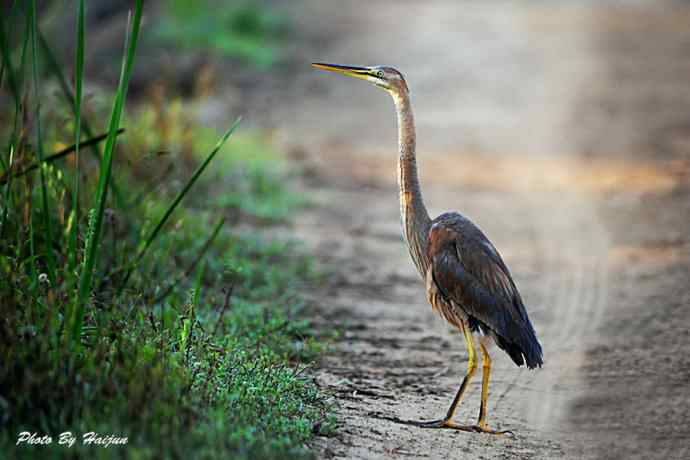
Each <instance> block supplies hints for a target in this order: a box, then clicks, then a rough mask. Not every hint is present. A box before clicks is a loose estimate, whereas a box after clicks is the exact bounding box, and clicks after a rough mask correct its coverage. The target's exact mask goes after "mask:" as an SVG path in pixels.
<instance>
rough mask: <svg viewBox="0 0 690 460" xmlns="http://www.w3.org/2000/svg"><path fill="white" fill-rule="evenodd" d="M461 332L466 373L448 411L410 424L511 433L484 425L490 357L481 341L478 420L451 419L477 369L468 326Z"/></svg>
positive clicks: (478, 431) (475, 354) (489, 432)
mask: <svg viewBox="0 0 690 460" xmlns="http://www.w3.org/2000/svg"><path fill="white" fill-rule="evenodd" d="M462 332H463V334H464V336H465V342H466V343H467V351H468V353H469V359H468V363H467V374H466V375H465V378H464V379H463V380H462V384H461V385H460V388H459V389H458V392H457V393H456V394H455V398H454V399H453V402H452V403H451V405H450V407H449V408H448V413H447V414H446V416H445V418H443V419H441V420H433V421H430V422H413V423H412V424H413V425H416V426H419V427H422V428H451V429H454V430H460V431H469V432H473V433H488V434H512V432H511V431H495V430H492V429H490V428H487V426H486V406H487V399H488V397H489V375H490V373H491V358H490V357H489V352H488V351H487V350H486V347H485V346H484V344H483V343H481V342H480V343H479V347H480V349H481V353H482V367H483V369H482V370H483V376H482V402H481V406H480V409H479V421H478V422H477V424H476V425H458V424H457V423H455V422H453V421H452V418H453V416H454V415H455V410H456V409H457V407H458V405H459V404H460V401H462V397H463V395H464V394H465V390H467V387H468V385H469V384H470V380H472V377H473V376H474V373H475V371H476V370H477V353H476V352H475V349H474V340H473V339H472V334H471V333H470V331H469V328H468V327H466V326H465V327H464V328H463V331H462Z"/></svg>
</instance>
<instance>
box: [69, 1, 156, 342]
mask: <svg viewBox="0 0 690 460" xmlns="http://www.w3.org/2000/svg"><path fill="white" fill-rule="evenodd" d="M142 6H143V0H137V1H136V5H135V9H134V21H133V23H132V27H131V29H130V33H129V38H128V43H129V44H128V46H127V51H126V55H125V56H124V58H123V66H122V71H121V74H120V82H119V84H118V88H117V92H116V94H115V102H114V103H113V109H112V112H111V115H110V122H109V127H108V138H107V139H106V144H105V148H104V150H103V162H102V164H101V171H100V175H99V178H98V189H97V194H96V208H95V215H94V219H93V220H94V222H93V238H90V239H89V240H88V242H87V243H88V244H87V246H86V251H85V254H84V262H83V264H82V269H81V274H80V279H79V297H78V299H77V306H76V309H75V312H74V315H73V316H74V318H73V320H72V331H71V332H72V342H73V343H74V344H78V343H79V338H80V336H81V326H82V322H83V319H84V318H83V317H84V304H85V303H86V301H87V300H88V298H89V297H90V296H91V285H92V282H93V272H94V268H95V266H96V262H97V261H98V243H99V242H100V236H101V230H102V226H103V213H104V211H105V201H106V198H107V194H108V183H109V181H110V174H111V170H112V164H113V153H114V151H115V143H116V141H117V130H118V128H119V126H120V118H121V116H122V109H123V107H124V104H125V98H126V96H127V88H128V86H129V80H130V77H131V75H132V67H133V66H134V56H135V54H136V49H137V43H138V38H139V29H140V27H141V12H142Z"/></svg>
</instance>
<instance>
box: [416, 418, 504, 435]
mask: <svg viewBox="0 0 690 460" xmlns="http://www.w3.org/2000/svg"><path fill="white" fill-rule="evenodd" d="M410 424H411V425H414V426H418V427H419V428H446V429H450V430H458V431H466V432H468V433H486V434H495V435H508V436H515V433H513V432H512V431H510V430H502V431H499V430H492V429H491V428H488V427H487V426H486V425H458V424H457V423H455V422H453V421H452V420H446V419H441V420H430V421H420V422H411V423H410Z"/></svg>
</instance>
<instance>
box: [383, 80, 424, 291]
mask: <svg viewBox="0 0 690 460" xmlns="http://www.w3.org/2000/svg"><path fill="white" fill-rule="evenodd" d="M391 94H392V96H393V100H394V101H395V108H396V111H397V115H398V141H399V145H400V160H399V161H398V185H399V187H400V215H401V218H402V225H403V234H404V236H405V241H406V242H407V246H408V248H409V250H410V255H411V256H412V260H413V262H414V264H415V266H416V267H417V270H418V271H419V273H420V275H421V276H422V278H425V277H426V270H427V267H428V265H429V262H428V260H427V250H426V249H427V237H428V233H429V228H430V227H431V219H430V218H429V213H428V212H427V210H426V206H424V200H423V199H422V190H421V187H420V185H419V177H418V176H417V159H416V153H415V151H416V133H415V126H414V117H413V116H412V108H411V107H410V99H409V97H408V94H407V92H406V91H395V92H391Z"/></svg>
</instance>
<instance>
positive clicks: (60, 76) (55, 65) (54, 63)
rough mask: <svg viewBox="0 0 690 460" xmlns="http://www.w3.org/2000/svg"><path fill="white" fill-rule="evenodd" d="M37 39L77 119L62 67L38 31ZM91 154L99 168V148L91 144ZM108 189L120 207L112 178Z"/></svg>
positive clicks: (87, 127) (87, 128)
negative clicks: (113, 194) (111, 191)
mask: <svg viewBox="0 0 690 460" xmlns="http://www.w3.org/2000/svg"><path fill="white" fill-rule="evenodd" d="M38 38H39V43H40V45H41V50H42V51H43V54H44V56H45V58H46V63H47V64H48V69H50V71H51V72H52V73H53V74H54V75H55V77H56V78H57V81H58V83H59V84H60V89H61V90H62V95H63V97H64V98H65V101H66V102H67V104H68V105H69V106H70V107H71V108H72V113H73V114H74V117H75V118H76V117H77V112H76V107H77V104H76V96H75V94H74V93H72V89H71V88H70V85H69V84H68V82H67V78H66V77H65V73H64V72H63V70H62V66H61V65H60V63H59V62H58V60H57V58H56V57H55V53H53V50H52V49H51V48H50V46H49V45H48V41H47V40H46V38H45V36H44V35H43V34H42V33H41V32H40V31H39V33H38ZM125 48H126V47H125ZM75 70H76V69H75ZM80 118H81V126H80V128H81V129H82V130H83V131H84V134H86V137H88V138H93V137H94V134H93V130H92V129H91V125H90V124H89V122H88V120H86V118H83V117H81V114H80ZM91 152H92V153H93V155H94V157H95V158H96V159H97V160H98V164H99V166H100V164H101V161H102V156H101V152H100V148H99V147H98V145H95V144H92V149H91ZM110 188H111V189H112V190H113V192H114V193H115V198H116V199H117V203H118V205H119V206H122V205H123V204H124V203H125V200H124V198H123V197H122V194H121V193H120V189H119V188H118V187H117V184H115V182H114V181H113V180H112V178H111V182H110Z"/></svg>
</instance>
